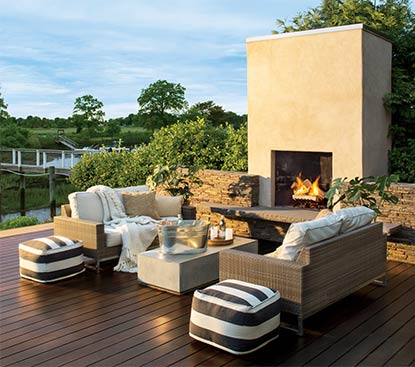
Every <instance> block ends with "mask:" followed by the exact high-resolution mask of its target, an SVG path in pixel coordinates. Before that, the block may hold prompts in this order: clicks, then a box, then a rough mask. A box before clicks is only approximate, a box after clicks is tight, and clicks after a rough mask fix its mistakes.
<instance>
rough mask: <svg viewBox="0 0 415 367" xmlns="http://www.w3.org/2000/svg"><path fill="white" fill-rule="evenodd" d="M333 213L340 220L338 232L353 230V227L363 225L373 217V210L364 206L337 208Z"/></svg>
mask: <svg viewBox="0 0 415 367" xmlns="http://www.w3.org/2000/svg"><path fill="white" fill-rule="evenodd" d="M334 214H335V215H336V216H338V217H339V218H341V220H342V226H341V229H340V233H345V232H349V231H353V230H354V229H357V228H360V227H362V226H365V225H366V224H368V223H370V222H371V221H372V220H373V218H374V217H375V212H374V211H373V210H372V209H369V208H367V207H365V206H357V207H353V208H345V209H339V210H336V211H335V213H334Z"/></svg>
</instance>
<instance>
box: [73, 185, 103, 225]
mask: <svg viewBox="0 0 415 367" xmlns="http://www.w3.org/2000/svg"><path fill="white" fill-rule="evenodd" d="M68 199H69V204H70V206H71V211H72V214H71V216H72V218H75V219H84V220H92V221H93V222H99V223H102V222H103V221H104V208H103V207H102V203H101V199H100V198H99V197H98V195H97V194H94V193H93V192H85V191H78V192H73V193H71V194H69V195H68Z"/></svg>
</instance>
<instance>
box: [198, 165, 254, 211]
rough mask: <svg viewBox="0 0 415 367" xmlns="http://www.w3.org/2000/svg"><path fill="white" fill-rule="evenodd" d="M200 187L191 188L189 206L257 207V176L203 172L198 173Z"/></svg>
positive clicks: (226, 172) (212, 171) (227, 172)
mask: <svg viewBox="0 0 415 367" xmlns="http://www.w3.org/2000/svg"><path fill="white" fill-rule="evenodd" d="M199 177H200V179H201V180H202V181H203V184H202V186H200V187H197V188H193V189H192V191H193V193H194V196H193V197H192V198H191V200H190V201H191V204H192V205H195V206H197V205H198V204H200V203H209V202H210V203H220V204H226V205H236V206H257V205H258V200H259V176H258V175H249V174H247V173H245V172H229V171H216V170H204V171H201V172H200V173H199Z"/></svg>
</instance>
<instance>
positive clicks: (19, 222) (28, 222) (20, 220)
mask: <svg viewBox="0 0 415 367" xmlns="http://www.w3.org/2000/svg"><path fill="white" fill-rule="evenodd" d="M36 224H39V221H38V220H37V218H36V217H16V218H12V219H7V220H5V221H4V222H2V223H0V231H2V230H5V229H12V228H19V227H27V226H34V225H36Z"/></svg>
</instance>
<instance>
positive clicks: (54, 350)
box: [0, 227, 415, 367]
mask: <svg viewBox="0 0 415 367" xmlns="http://www.w3.org/2000/svg"><path fill="white" fill-rule="evenodd" d="M0 233H1V232H0ZM51 233H52V229H50V227H46V228H45V227H32V228H30V229H25V230H24V229H22V231H21V232H19V231H18V230H14V231H13V232H8V233H6V235H5V236H2V237H0V255H1V257H0V263H1V265H0V287H1V288H0V289H1V295H0V305H1V315H0V316H1V318H0V334H1V338H0V365H1V366H2V367H5V366H45V367H46V366H54V367H55V366H116V365H117V366H142V365H153V366H167V365H169V366H171V365H172V366H248V365H249V366H270V365H273V366H276V365H284V366H286V365H291V366H303V365H314V366H329V365H330V366H331V365H335V366H355V365H365V366H382V365H387V366H410V365H414V363H415V307H414V304H415V266H414V265H410V264H404V263H398V262H389V263H388V277H389V279H388V286H387V287H386V288H382V287H377V286H374V285H370V286H367V287H365V288H363V289H362V290H360V291H358V292H356V293H354V294H352V295H351V296H349V297H347V298H345V299H343V300H342V301H340V302H337V303H336V304H334V305H332V306H330V307H328V308H327V309H325V310H323V311H321V312H319V313H318V314H316V315H314V316H312V317H310V318H309V319H307V320H306V321H305V323H304V326H305V336H304V337H298V336H296V335H295V334H293V333H291V332H289V331H287V330H282V331H281V334H280V337H279V338H278V339H277V340H275V341H274V342H272V343H271V344H269V345H268V346H267V347H265V348H263V349H261V350H259V351H257V352H255V353H253V354H251V355H247V356H242V357H236V356H233V355H231V354H228V353H225V352H222V351H220V350H218V349H215V348H213V347H211V346H208V345H206V344H203V343H201V342H197V341H194V340H192V339H191V338H190V337H189V336H188V323H189V315H190V307H191V299H192V296H191V294H188V295H184V296H174V295H171V294H168V293H164V292H161V291H157V290H154V289H151V288H147V287H144V286H141V285H139V284H138V283H137V276H136V275H135V274H129V273H114V272H112V271H111V269H110V268H109V269H108V270H106V271H105V270H104V271H103V272H102V273H100V274H96V273H94V272H92V271H88V272H86V273H84V274H82V275H80V276H77V277H75V278H72V279H68V280H64V281H61V282H58V283H55V284H39V283H35V282H31V281H29V280H24V279H20V277H19V269H18V243H19V242H21V241H24V240H27V239H30V238H34V237H39V236H43V235H48V234H51Z"/></svg>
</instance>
